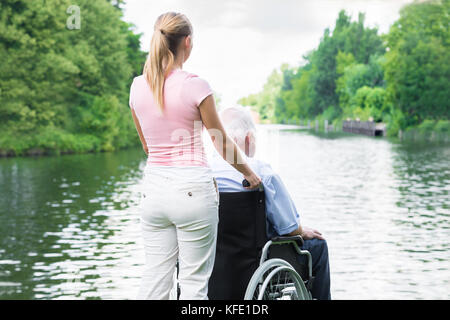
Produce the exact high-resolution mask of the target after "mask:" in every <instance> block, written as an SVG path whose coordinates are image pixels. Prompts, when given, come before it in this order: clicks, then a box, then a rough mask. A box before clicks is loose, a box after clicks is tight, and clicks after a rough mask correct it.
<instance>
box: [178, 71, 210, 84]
mask: <svg viewBox="0 0 450 320" xmlns="http://www.w3.org/2000/svg"><path fill="white" fill-rule="evenodd" d="M179 73H180V74H181V77H182V78H183V80H185V81H189V82H206V83H207V81H206V80H205V79H204V78H202V77H200V76H199V75H198V74H196V73H192V72H189V71H186V70H180V72H179Z"/></svg>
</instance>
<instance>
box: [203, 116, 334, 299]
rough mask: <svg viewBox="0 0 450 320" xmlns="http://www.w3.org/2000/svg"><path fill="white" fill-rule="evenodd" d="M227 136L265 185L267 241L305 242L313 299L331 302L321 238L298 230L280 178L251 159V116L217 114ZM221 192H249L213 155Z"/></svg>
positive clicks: (294, 211) (325, 251)
mask: <svg viewBox="0 0 450 320" xmlns="http://www.w3.org/2000/svg"><path fill="white" fill-rule="evenodd" d="M220 118H221V121H222V124H223V125H224V127H225V129H226V132H227V134H228V135H229V136H230V137H231V138H232V139H234V140H235V141H236V144H237V145H238V146H239V147H240V149H241V150H242V151H244V152H245V155H243V156H244V157H245V159H246V161H247V163H248V164H249V166H250V167H251V168H252V169H253V170H254V171H255V172H256V174H258V175H259V176H260V178H261V180H262V183H263V185H264V192H265V199H266V216H267V222H268V227H269V230H268V234H267V236H268V238H269V239H271V238H273V237H275V236H293V235H300V236H302V237H303V239H304V245H303V246H302V249H304V250H308V251H309V252H310V253H311V256H312V272H313V276H314V277H315V280H314V283H313V288H312V291H311V293H312V297H313V298H314V299H319V300H330V299H331V294H330V271H329V264H328V247H327V243H326V241H325V239H324V238H323V237H322V234H321V233H320V232H318V231H316V230H314V229H311V228H307V227H305V226H301V225H300V223H299V222H298V218H299V215H298V213H297V209H296V208H295V205H294V202H293V201H292V199H291V197H290V196H289V193H288V192H287V190H286V187H285V186H284V184H283V182H282V181H281V178H280V177H279V176H278V175H277V174H276V173H275V172H274V171H273V170H272V168H271V166H270V165H269V164H267V163H265V162H263V161H261V160H257V159H254V158H252V157H253V155H254V153H255V148H256V146H255V131H256V128H255V124H254V122H253V119H252V117H251V115H250V113H249V112H248V111H247V110H245V109H244V108H243V107H231V108H227V109H225V110H223V111H222V112H221V113H220ZM209 164H210V167H211V169H212V171H213V174H214V176H215V177H216V180H217V184H218V187H219V191H220V192H240V191H249V190H248V189H245V188H244V187H243V186H242V180H243V178H242V175H241V174H240V173H239V172H238V171H236V170H235V169H234V168H233V167H232V166H231V165H230V164H228V162H226V161H225V160H223V158H222V157H220V156H219V154H218V153H217V152H216V153H214V154H213V155H212V156H211V158H210V159H209Z"/></svg>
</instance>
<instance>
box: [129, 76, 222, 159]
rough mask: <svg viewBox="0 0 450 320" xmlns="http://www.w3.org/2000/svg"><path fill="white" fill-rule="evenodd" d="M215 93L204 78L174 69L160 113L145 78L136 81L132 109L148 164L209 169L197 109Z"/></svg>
mask: <svg viewBox="0 0 450 320" xmlns="http://www.w3.org/2000/svg"><path fill="white" fill-rule="evenodd" d="M212 93H213V92H212V90H211V87H210V86H209V84H208V82H206V81H205V80H203V79H202V78H199V77H198V76H196V75H195V74H192V73H188V72H186V71H183V70H181V69H175V70H173V71H172V72H171V73H170V74H169V75H168V76H167V78H166V82H165V84H164V109H163V114H161V113H160V111H159V108H158V106H157V104H156V102H155V100H154V98H153V93H152V91H151V90H150V86H149V85H148V83H147V80H146V79H145V77H144V76H143V75H141V76H138V77H135V78H134V80H133V84H132V85H131V88H130V108H132V109H134V112H135V114H136V116H137V118H138V120H139V124H140V126H141V129H142V133H143V135H144V138H145V141H146V143H147V146H148V150H149V153H148V161H147V163H148V165H151V166H208V162H207V160H206V155H205V150H204V148H203V141H202V131H203V127H204V125H203V122H202V120H201V117H200V110H199V109H198V106H199V105H200V103H201V102H202V101H203V100H204V99H205V98H206V97H207V96H209V95H210V94H212Z"/></svg>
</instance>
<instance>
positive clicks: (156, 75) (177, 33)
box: [143, 12, 192, 113]
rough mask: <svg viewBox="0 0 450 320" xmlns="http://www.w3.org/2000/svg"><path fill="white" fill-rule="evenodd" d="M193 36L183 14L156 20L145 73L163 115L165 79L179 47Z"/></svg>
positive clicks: (169, 13) (164, 16) (171, 14)
mask: <svg viewBox="0 0 450 320" xmlns="http://www.w3.org/2000/svg"><path fill="white" fill-rule="evenodd" d="M191 34H192V26H191V23H190V22H189V20H188V19H187V17H186V16H185V15H183V14H181V13H175V12H167V13H165V14H162V15H160V16H159V17H158V19H157V20H156V23H155V28H154V32H153V36H152V41H151V43H150V51H149V54H148V57H147V60H146V62H145V66H144V72H143V73H144V76H145V78H146V79H147V82H148V84H149V85H150V89H151V90H152V92H153V97H154V98H155V101H156V103H157V105H158V107H159V109H160V111H161V113H162V112H163V109H164V82H165V79H166V77H167V75H168V73H169V72H170V70H171V69H172V67H173V63H174V61H175V57H176V55H177V48H178V45H179V44H180V42H181V40H182V39H183V38H184V37H186V36H189V35H191Z"/></svg>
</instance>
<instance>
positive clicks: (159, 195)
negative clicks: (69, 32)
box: [130, 12, 261, 299]
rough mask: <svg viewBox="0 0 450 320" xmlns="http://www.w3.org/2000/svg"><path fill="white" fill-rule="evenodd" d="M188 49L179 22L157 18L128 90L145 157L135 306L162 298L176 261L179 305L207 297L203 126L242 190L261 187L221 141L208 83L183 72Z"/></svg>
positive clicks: (184, 25) (213, 192)
mask: <svg viewBox="0 0 450 320" xmlns="http://www.w3.org/2000/svg"><path fill="white" fill-rule="evenodd" d="M191 50H192V26H191V24H190V22H189V20H188V19H187V18H186V16H184V15H183V14H179V13H174V12H168V13H165V14H163V15H161V16H159V17H158V19H157V21H156V23H155V27H154V33H153V37H152V40H151V47H150V52H149V55H148V58H147V61H146V63H145V67H144V72H143V75H141V76H138V77H136V78H135V79H134V81H133V84H132V85H131V89H130V107H131V112H132V115H133V119H134V122H135V124H136V129H137V132H138V134H139V138H140V140H141V142H142V146H143V148H144V150H145V152H146V154H147V155H148V161H147V166H146V168H145V177H144V192H143V199H142V202H141V207H142V209H141V225H142V231H143V237H144V248H145V260H146V265H145V270H144V275H143V280H142V285H141V289H140V291H139V296H138V297H139V298H140V299H168V298H169V292H170V290H171V288H172V286H173V273H174V271H175V265H176V260H177V258H178V260H179V267H180V270H179V276H178V279H179V283H180V288H181V296H180V298H181V299H207V298H208V297H207V293H208V292H207V290H208V280H209V277H210V274H211V271H212V268H213V265H214V257H215V247H216V233H217V223H218V203H219V194H218V190H217V184H216V183H215V180H214V178H213V176H212V172H211V169H210V168H209V166H208V163H207V160H206V156H205V152H204V148H203V142H202V137H201V134H202V129H203V127H206V128H207V129H208V132H210V135H211V139H212V140H213V142H214V145H215V147H216V149H217V150H218V151H219V153H220V154H222V155H223V157H224V159H225V160H227V161H229V163H230V164H231V165H232V166H233V167H234V168H236V169H237V170H238V171H240V172H241V173H242V174H243V179H244V178H245V179H247V180H248V181H249V183H250V186H249V187H248V188H250V189H252V188H256V187H257V186H258V185H259V183H260V181H261V180H260V178H259V177H258V176H257V175H256V174H255V173H254V172H253V171H252V170H251V169H250V167H249V166H248V165H247V163H246V162H245V161H244V160H243V158H242V157H241V154H240V153H239V149H238V147H237V146H236V145H235V143H234V142H233V140H231V139H230V138H229V137H228V136H227V135H226V133H225V130H224V128H223V126H222V124H221V122H220V120H219V117H218V115H217V112H216V108H215V103H214V97H213V95H212V90H211V88H210V86H209V85H208V83H207V82H206V81H205V80H203V79H201V78H199V77H197V76H196V75H193V74H191V73H188V72H185V71H183V70H182V66H183V63H184V62H185V61H186V60H187V59H188V58H189V55H190V53H191ZM213 133H214V135H213ZM226 155H231V156H226ZM230 158H231V159H230Z"/></svg>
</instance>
